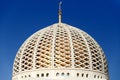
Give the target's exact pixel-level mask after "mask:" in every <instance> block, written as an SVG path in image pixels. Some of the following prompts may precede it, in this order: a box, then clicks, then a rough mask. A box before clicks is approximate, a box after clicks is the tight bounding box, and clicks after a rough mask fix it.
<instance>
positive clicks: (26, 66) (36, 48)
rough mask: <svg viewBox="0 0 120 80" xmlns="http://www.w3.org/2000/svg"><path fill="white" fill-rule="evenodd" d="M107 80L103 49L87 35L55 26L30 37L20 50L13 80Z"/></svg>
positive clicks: (15, 61)
mask: <svg viewBox="0 0 120 80" xmlns="http://www.w3.org/2000/svg"><path fill="white" fill-rule="evenodd" d="M35 79H36V80H108V79H109V78H108V65H107V60H106V57H105V55H104V52H103V50H102V48H101V47H100V46H99V45H98V43H97V42H96V41H95V40H94V39H93V38H92V37H91V36H90V35H88V34H87V33H86V32H84V31H82V30H80V29H77V28H75V27H73V26H70V25H67V24H64V23H57V24H53V25H51V26H48V27H47V28H44V29H42V30H39V31H37V32H36V33H34V34H33V35H32V36H30V37H29V38H28V39H27V40H26V41H25V42H24V43H23V45H22V46H21V47H20V49H19V50H18V53H17V55H16V58H15V60H14V66H13V80H35Z"/></svg>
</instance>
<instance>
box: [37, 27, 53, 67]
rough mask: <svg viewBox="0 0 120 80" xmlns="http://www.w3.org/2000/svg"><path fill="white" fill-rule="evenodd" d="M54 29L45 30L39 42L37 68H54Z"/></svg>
mask: <svg viewBox="0 0 120 80" xmlns="http://www.w3.org/2000/svg"><path fill="white" fill-rule="evenodd" d="M53 31H54V30H53V27H50V28H49V29H47V30H45V32H44V34H43V35H42V36H41V38H40V39H39V41H38V45H37V48H36V49H37V51H36V57H35V68H36V69H41V68H51V67H52V39H53Z"/></svg>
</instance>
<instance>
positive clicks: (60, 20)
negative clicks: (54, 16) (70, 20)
mask: <svg viewBox="0 0 120 80" xmlns="http://www.w3.org/2000/svg"><path fill="white" fill-rule="evenodd" d="M58 15H59V16H58V17H59V23H61V22H62V1H60V2H59V11H58Z"/></svg>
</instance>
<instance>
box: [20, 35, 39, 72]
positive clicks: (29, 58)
mask: <svg viewBox="0 0 120 80" xmlns="http://www.w3.org/2000/svg"><path fill="white" fill-rule="evenodd" d="M38 37H39V35H37V34H34V36H31V37H30V38H29V40H27V42H26V44H25V46H24V48H23V49H24V50H23V52H22V58H21V71H26V70H32V68H33V55H34V51H35V44H36V42H37V39H38Z"/></svg>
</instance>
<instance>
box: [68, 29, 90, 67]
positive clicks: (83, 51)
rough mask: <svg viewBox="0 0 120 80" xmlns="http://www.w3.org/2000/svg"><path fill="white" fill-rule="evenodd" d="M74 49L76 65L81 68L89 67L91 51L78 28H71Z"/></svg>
mask: <svg viewBox="0 0 120 80" xmlns="http://www.w3.org/2000/svg"><path fill="white" fill-rule="evenodd" d="M70 33H71V37H72V41H73V49H74V67H75V68H81V69H89V68H90V64H89V63H90V61H89V55H88V54H89V53H88V49H87V46H86V43H85V41H84V39H83V38H82V36H81V35H80V33H79V32H77V30H75V29H73V28H70Z"/></svg>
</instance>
